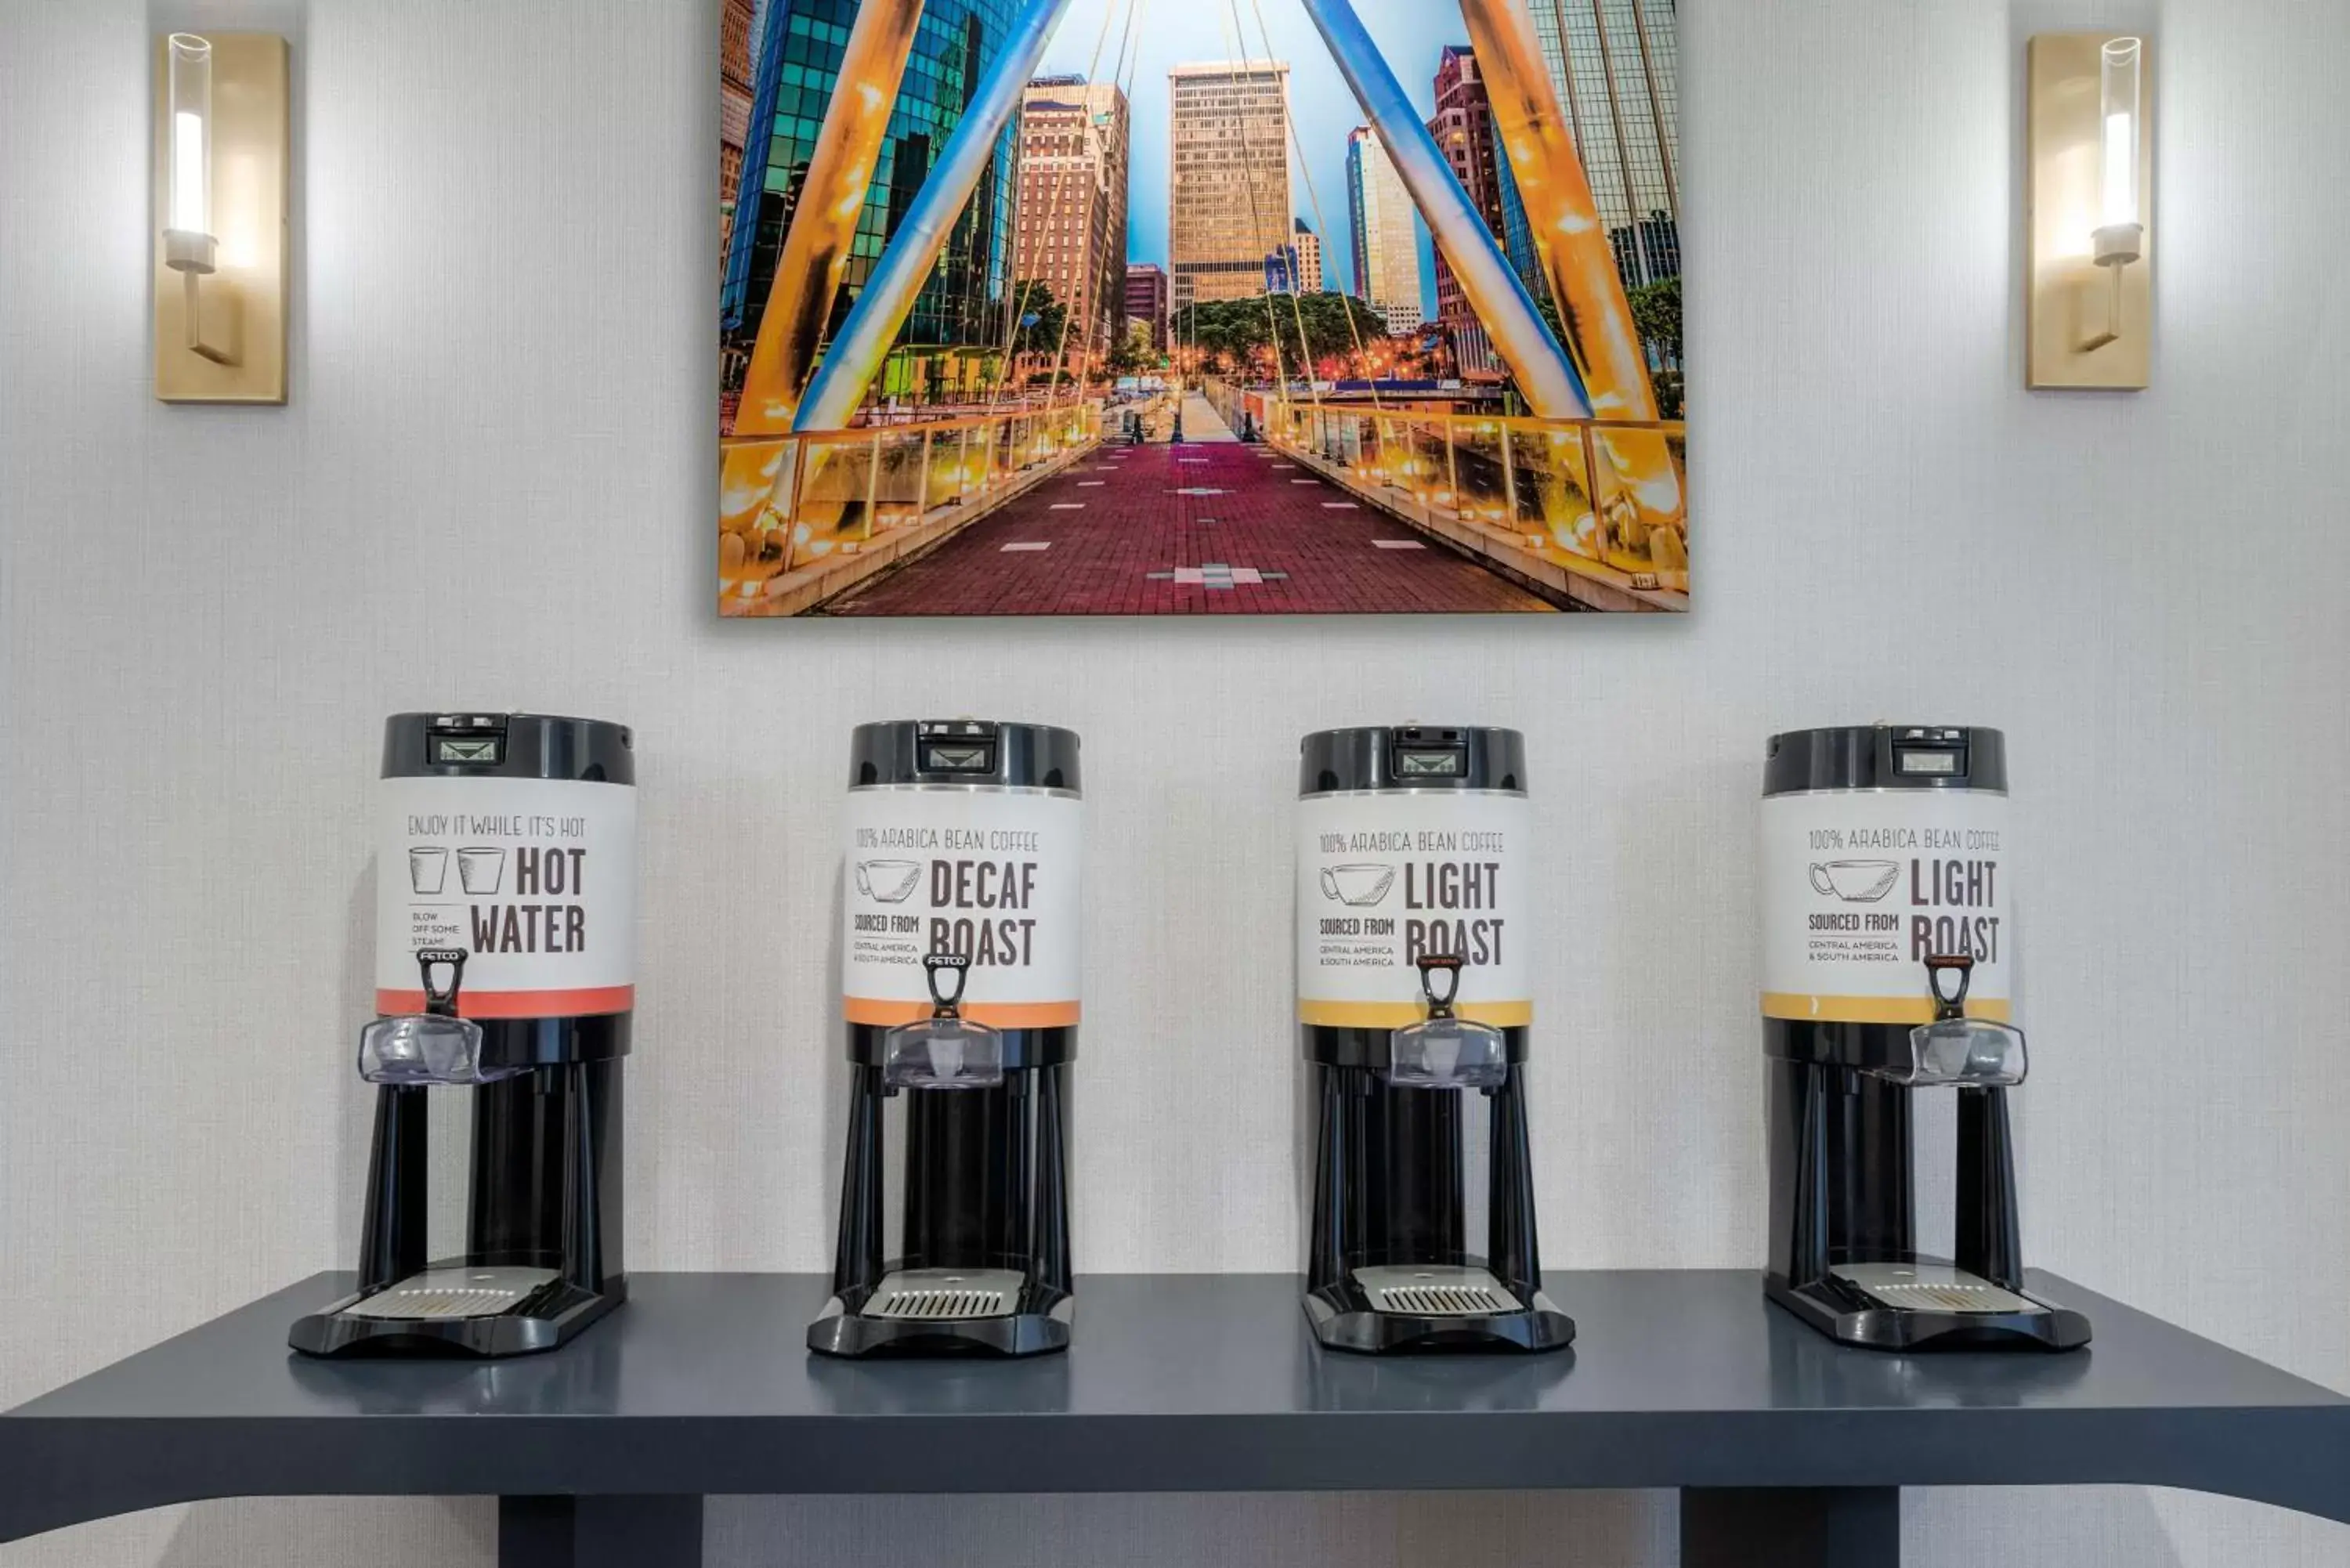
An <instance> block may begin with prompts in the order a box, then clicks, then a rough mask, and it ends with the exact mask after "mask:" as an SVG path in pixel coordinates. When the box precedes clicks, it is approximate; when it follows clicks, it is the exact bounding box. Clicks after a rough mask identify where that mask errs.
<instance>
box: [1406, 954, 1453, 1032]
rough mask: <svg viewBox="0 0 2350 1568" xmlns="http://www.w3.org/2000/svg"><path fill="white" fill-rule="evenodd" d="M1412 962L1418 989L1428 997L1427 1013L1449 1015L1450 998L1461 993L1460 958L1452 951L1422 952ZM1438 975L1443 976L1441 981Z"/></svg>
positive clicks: (1442, 1016)
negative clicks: (1415, 969) (1415, 971)
mask: <svg viewBox="0 0 2350 1568" xmlns="http://www.w3.org/2000/svg"><path fill="white" fill-rule="evenodd" d="M1412 964H1413V967H1415V968H1417V969H1418V970H1419V991H1420V994H1421V995H1423V996H1425V997H1426V998H1428V1015H1429V1016H1430V1018H1450V1017H1451V1016H1452V999H1453V998H1455V997H1457V996H1459V995H1460V994H1461V960H1460V958H1459V957H1458V956H1456V955H1455V954H1452V953H1422V954H1420V955H1419V957H1418V958H1416V959H1414V960H1412ZM1439 975H1441V976H1443V977H1444V978H1443V980H1442V981H1441V982H1440V981H1438V979H1437V977H1438V976H1439Z"/></svg>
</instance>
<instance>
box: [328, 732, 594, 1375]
mask: <svg viewBox="0 0 2350 1568" xmlns="http://www.w3.org/2000/svg"><path fill="white" fill-rule="evenodd" d="M631 744H632V742H631V739H630V736H629V732H628V730H627V729H626V728H624V727H622V726H621V725H619V724H609V723H604V722H600V721H598V720H593V719H564V718H554V717H549V716H546V715H544V714H536V713H399V714H394V715H393V716H392V717H391V718H390V720H388V721H386V722H385V724H384V746H383V779H382V784H381V785H380V791H379V807H378V810H379V815H378V819H377V820H378V837H377V855H376V997H375V1005H376V1011H377V1012H378V1014H379V1015H380V1016H379V1017H378V1018H377V1019H376V1020H375V1022H374V1023H370V1024H369V1025H368V1026H367V1028H366V1029H365V1030H363V1031H362V1032H361V1033H360V1038H359V1073H360V1075H361V1076H362V1077H364V1078H366V1079H367V1080H368V1081H369V1082H370V1083H372V1084H374V1085H376V1108H375V1136H374V1147H373V1151H372V1153H371V1155H370V1156H369V1163H368V1183H367V1210H366V1217H365V1220H364V1222H363V1224H362V1226H361V1230H360V1240H359V1289H358V1290H357V1291H356V1292H354V1293H352V1294H350V1295H348V1296H347V1297H345V1298H343V1299H342V1300H341V1301H338V1302H336V1303H333V1304H332V1305H330V1306H328V1307H327V1308H325V1309H324V1310H323V1311H320V1312H317V1313H313V1314H310V1315H309V1316H307V1317H305V1318H302V1319H301V1320H299V1321H298V1322H296V1324H294V1327H293V1332H292V1334H291V1335H290V1342H291V1344H292V1345H293V1346H294V1348H295V1349H296V1350H300V1351H306V1352H307V1353H309V1354H310V1355H402V1354H406V1355H476V1356H496V1355H520V1354H523V1353H525V1352H529V1351H536V1350H546V1349H549V1348H551V1347H553V1346H555V1345H560V1344H562V1343H563V1342H564V1341H565V1340H567V1339H568V1338H570V1337H571V1336H572V1335H573V1334H577V1333H578V1332H579V1330H581V1329H583V1328H585V1327H587V1325H588V1324H591V1323H594V1322H595V1321H596V1320H597V1319H598V1318H599V1317H602V1316H603V1315H604V1314H606V1313H608V1312H609V1311H611V1310H612V1308H614V1307H615V1306H618V1305H619V1303H621V1302H622V1301H623V1300H624V1299H626V1297H627V1295H628V1275H627V1272H626V1270H625V1268H624V1266H623V1263H622V1261H621V1255H620V1209H621V1186H620V1059H621V1058H622V1057H623V1056H625V1055H627V1054H629V1037H630V1018H631V1012H632V1010H633V1009H634V1007H635V1005H636V984H635V981H636V824H637V791H636V764H635V760H634V754H633V753H632V751H631ZM451 1087H463V1088H469V1089H471V1090H472V1098H473V1106H472V1110H473V1148H472V1161H471V1165H472V1168H471V1173H470V1178H469V1180H468V1182H467V1191H466V1207H465V1216H466V1218H465V1246H464V1250H463V1251H462V1252H460V1253H458V1254H457V1255H455V1256H453V1257H449V1258H443V1259H441V1260H439V1261H434V1262H428V1259H427V1251H428V1249H427V1243H426V1238H425V1216H426V1211H427V1195H426V1180H425V1168H426V1163H427V1155H428V1148H427V1124H426V1103H425V1102H426V1096H428V1095H430V1094H432V1093H433V1092H434V1091H435V1090H439V1089H445V1088H451Z"/></svg>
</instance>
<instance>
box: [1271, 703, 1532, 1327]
mask: <svg viewBox="0 0 2350 1568" xmlns="http://www.w3.org/2000/svg"><path fill="white" fill-rule="evenodd" d="M1303 752H1304V755H1303V761H1302V763H1301V766H1300V768H1299V783H1298V792H1299V801H1298V816H1297V891H1296V926H1297V1019H1298V1025H1299V1033H1300V1034H1301V1036H1302V1039H1303V1044H1304V1047H1305V1060H1306V1062H1307V1064H1308V1066H1307V1074H1308V1076H1309V1078H1310V1080H1311V1083H1312V1089H1311V1093H1312V1096H1313V1099H1312V1103H1313V1105H1314V1107H1315V1126H1316V1130H1315V1162H1314V1216H1313V1222H1312V1235H1311V1238H1310V1241H1309V1243H1308V1245H1309V1255H1308V1259H1307V1265H1306V1295H1305V1315H1306V1319H1307V1321H1308V1322H1309V1323H1310V1324H1312V1325H1313V1329H1314V1333H1315V1336H1316V1337H1317V1338H1319V1339H1320V1340H1321V1341H1322V1343H1323V1344H1325V1345H1330V1346H1333V1347H1335V1348H1336V1349H1340V1350H1356V1351H1366V1352H1387V1351H1413V1350H1516V1351H1533V1350H1553V1349H1557V1348H1559V1347H1560V1346H1563V1345H1566V1344H1568V1343H1569V1342H1570V1341H1571V1340H1573V1338H1574V1337H1575V1324H1573V1323H1572V1322H1571V1321H1570V1320H1569V1319H1568V1318H1567V1316H1566V1314H1564V1313H1562V1312H1560V1311H1559V1310H1558V1309H1557V1307H1556V1306H1555V1305H1554V1304H1553V1303H1552V1302H1551V1301H1550V1299H1549V1298H1548V1297H1547V1296H1545V1295H1544V1293H1543V1290H1542V1260H1541V1256H1540V1251H1539V1248H1538V1246H1537V1243H1536V1240H1535V1227H1534V1170H1533V1165H1532V1157H1531V1153H1530V1150H1529V1147H1528V1142H1527V1137H1526V1103H1525V1072H1526V1067H1525V1063H1526V1041H1527V1033H1528V1028H1529V1025H1530V1024H1531V1023H1532V1022H1533V1016H1534V1002H1533V940H1532V938H1533V933H1532V931H1531V930H1530V929H1529V921H1528V919H1527V910H1528V908H1529V905H1530V902H1531V900H1530V898H1529V892H1530V888H1529V886H1528V876H1529V872H1528V867H1529V865H1530V863H1531V861H1532V859H1533V856H1532V849H1533V844H1532V837H1533V824H1532V814H1531V812H1530V811H1529V809H1528V807H1527V804H1526V793H1525V792H1526V765H1525V742H1524V738H1523V736H1521V735H1520V734H1519V733H1518V732H1516V731H1514V730H1494V729H1442V728H1435V727H1430V726H1425V725H1416V724H1415V725H1403V726H1398V727H1395V728H1379V729H1359V730H1325V731H1322V732H1318V733H1315V734H1311V735H1308V736H1306V737H1305V742H1304V747H1303ZM1480 1107H1482V1109H1483V1111H1484V1117H1483V1121H1484V1127H1483V1129H1482V1131H1483V1135H1484V1136H1483V1139H1482V1144H1481V1143H1480V1142H1479V1140H1478V1138H1477V1136H1476V1135H1477V1132H1478V1130H1479V1129H1478V1128H1477V1127H1476V1126H1475V1123H1476V1117H1475V1116H1473V1114H1472V1113H1473V1112H1474V1111H1476V1110H1477V1109H1479V1108H1480ZM1476 1167H1482V1176H1483V1179H1482V1182H1481V1181H1479V1180H1478V1179H1477V1177H1476V1174H1475V1172H1474V1170H1473V1169H1472V1168H1476ZM1481 1189H1482V1190H1481ZM1480 1198H1482V1207H1483V1210H1484V1215H1483V1220H1484V1223H1483V1226H1482V1245H1483V1251H1482V1255H1481V1254H1480V1253H1479V1252H1478V1251H1475V1250H1474V1248H1473V1246H1472V1242H1473V1241H1476V1240H1478V1239H1480V1238H1479V1235H1478V1232H1479V1227H1478V1226H1477V1225H1476V1224H1475V1222H1474V1220H1473V1218H1472V1215H1471V1210H1472V1208H1474V1207H1475V1206H1476V1200H1477V1199H1480Z"/></svg>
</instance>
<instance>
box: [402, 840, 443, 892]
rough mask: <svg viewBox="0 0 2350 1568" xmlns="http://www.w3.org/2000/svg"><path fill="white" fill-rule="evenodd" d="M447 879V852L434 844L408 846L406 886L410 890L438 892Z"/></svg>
mask: <svg viewBox="0 0 2350 1568" xmlns="http://www.w3.org/2000/svg"><path fill="white" fill-rule="evenodd" d="M448 880H449V852H448V851H447V850H446V849H443V848H442V847H441V846H439V845H436V844H411V845H410V846H408V886H409V889H410V891H411V892H416V893H438V892H439V891H440V890H441V888H442V884H444V883H446V882H447V881H448Z"/></svg>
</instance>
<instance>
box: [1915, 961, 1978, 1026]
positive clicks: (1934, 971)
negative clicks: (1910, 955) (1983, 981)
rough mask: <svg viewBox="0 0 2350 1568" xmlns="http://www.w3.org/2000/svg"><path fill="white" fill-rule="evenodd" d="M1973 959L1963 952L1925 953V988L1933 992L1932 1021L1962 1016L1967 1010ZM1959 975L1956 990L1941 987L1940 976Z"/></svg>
mask: <svg viewBox="0 0 2350 1568" xmlns="http://www.w3.org/2000/svg"><path fill="white" fill-rule="evenodd" d="M1974 971H1975V961H1974V960H1973V959H1972V958H1971V957H1970V956H1969V955H1967V954H1965V953H1929V954H1927V955H1926V989H1927V990H1929V991H1930V992H1933V993H1934V1022H1935V1023H1941V1022H1942V1021H1943V1020H1944V1019H1947V1018H1962V1017H1964V1016H1965V1015H1966V1010H1967V987H1968V986H1969V985H1970V984H1971V983H1972V982H1973V981H1974ZM1946 974H1955V975H1957V976H1958V977H1959V989H1958V990H1957V991H1956V992H1950V991H1945V990H1944V989H1943V988H1942V977H1943V976H1944V975H1946Z"/></svg>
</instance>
